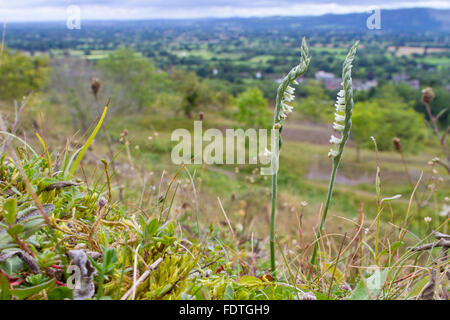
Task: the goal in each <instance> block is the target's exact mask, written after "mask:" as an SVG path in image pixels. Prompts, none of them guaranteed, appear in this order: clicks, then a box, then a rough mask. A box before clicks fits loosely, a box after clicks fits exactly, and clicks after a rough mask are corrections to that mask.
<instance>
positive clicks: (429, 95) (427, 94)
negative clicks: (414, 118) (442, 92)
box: [422, 87, 434, 104]
mask: <svg viewBox="0 0 450 320" xmlns="http://www.w3.org/2000/svg"><path fill="white" fill-rule="evenodd" d="M433 99H434V92H433V89H432V88H430V87H427V88H425V89H423V90H422V101H423V102H424V103H426V104H430V103H431V101H433Z"/></svg>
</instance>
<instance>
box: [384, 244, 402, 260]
mask: <svg viewBox="0 0 450 320" xmlns="http://www.w3.org/2000/svg"><path fill="white" fill-rule="evenodd" d="M402 244H403V242H402V241H397V242H394V243H393V244H391V245H390V249H389V248H386V249H384V250H383V251H381V252H380V254H379V256H380V257H381V256H382V255H384V254H388V253H389V252H390V253H391V254H393V253H395V251H397V249H398V248H399V247H400V246H401V245H402Z"/></svg>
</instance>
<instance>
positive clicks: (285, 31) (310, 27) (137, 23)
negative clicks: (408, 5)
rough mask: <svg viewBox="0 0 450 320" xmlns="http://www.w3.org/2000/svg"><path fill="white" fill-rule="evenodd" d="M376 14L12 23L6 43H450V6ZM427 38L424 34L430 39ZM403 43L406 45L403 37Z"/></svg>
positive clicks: (39, 46) (39, 47)
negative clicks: (77, 25) (371, 22)
mask: <svg viewBox="0 0 450 320" xmlns="http://www.w3.org/2000/svg"><path fill="white" fill-rule="evenodd" d="M370 15H371V14H370V13H352V14H326V15H322V16H297V17H285V16H283V17H281V16H278V17H277V16H274V17H253V18H202V19H185V20H183V19H174V20H171V19H154V20H111V21H104V20H103V21H94V20H82V22H81V29H80V30H68V29H67V27H66V23H65V21H60V22H28V23H8V28H7V36H6V44H7V45H8V46H10V47H11V48H16V49H22V50H29V51H30V50H33V51H45V50H48V49H63V48H75V47H79V46H82V45H83V44H86V45H87V44H92V41H91V40H92V39H95V43H96V45H95V46H94V47H96V48H99V49H105V48H111V47H112V48H114V47H117V46H118V45H128V44H133V43H134V44H136V43H139V42H142V41H160V40H162V41H172V40H174V39H177V38H178V37H179V36H186V35H187V36H188V37H190V38H191V39H193V40H195V39H197V40H208V41H214V40H218V39H221V38H223V37H224V35H226V37H227V38H228V39H230V38H233V39H239V38H240V37H241V36H249V35H251V36H256V37H261V36H263V37H266V36H269V37H270V36H272V37H274V36H275V37H277V38H279V37H283V36H286V37H298V35H299V31H301V33H302V34H304V35H308V36H312V35H314V34H321V35H324V34H327V39H325V40H326V41H328V40H329V39H331V38H340V39H344V40H345V41H348V40H349V39H354V38H355V37H358V38H359V39H364V38H365V37H366V36H367V37H378V36H386V35H390V38H401V39H403V40H405V39H406V41H409V43H411V42H414V41H415V40H416V39H418V35H424V36H425V38H426V39H428V40H429V41H432V42H433V45H434V46H439V47H449V46H450V44H449V37H448V35H449V34H450V10H437V9H430V8H412V9H396V10H381V30H369V29H368V28H367V25H366V21H367V19H368V18H369V16H370ZM425 38H424V37H421V39H425ZM398 44H401V43H400V42H398Z"/></svg>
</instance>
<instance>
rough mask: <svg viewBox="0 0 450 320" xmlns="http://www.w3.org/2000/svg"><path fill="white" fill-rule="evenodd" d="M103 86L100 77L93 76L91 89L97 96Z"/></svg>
mask: <svg viewBox="0 0 450 320" xmlns="http://www.w3.org/2000/svg"><path fill="white" fill-rule="evenodd" d="M101 86H102V83H101V82H100V79H98V78H92V80H91V89H92V93H93V94H94V96H95V97H97V94H98V91H99V90H100V87H101Z"/></svg>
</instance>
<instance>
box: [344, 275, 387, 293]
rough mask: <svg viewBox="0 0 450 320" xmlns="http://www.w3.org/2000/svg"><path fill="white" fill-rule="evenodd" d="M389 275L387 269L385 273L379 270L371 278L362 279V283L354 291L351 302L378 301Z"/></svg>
mask: <svg viewBox="0 0 450 320" xmlns="http://www.w3.org/2000/svg"><path fill="white" fill-rule="evenodd" d="M387 273H388V271H387V269H385V270H383V271H379V270H377V271H375V273H374V274H373V275H371V276H370V277H369V278H367V279H361V281H360V282H359V283H358V286H357V287H356V288H355V290H353V293H352V295H351V296H350V300H369V299H376V297H377V296H378V294H379V293H380V291H381V289H382V288H383V286H384V282H385V281H386V277H387Z"/></svg>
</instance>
